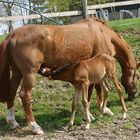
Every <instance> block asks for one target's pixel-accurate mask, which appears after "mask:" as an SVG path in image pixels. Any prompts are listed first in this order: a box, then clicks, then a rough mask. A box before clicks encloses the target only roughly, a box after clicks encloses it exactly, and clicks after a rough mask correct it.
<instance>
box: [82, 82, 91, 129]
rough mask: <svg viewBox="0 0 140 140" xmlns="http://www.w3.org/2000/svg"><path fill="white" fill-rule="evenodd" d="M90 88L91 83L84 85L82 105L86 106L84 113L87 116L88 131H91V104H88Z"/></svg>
mask: <svg viewBox="0 0 140 140" xmlns="http://www.w3.org/2000/svg"><path fill="white" fill-rule="evenodd" d="M88 88H89V82H88V81H85V82H84V83H83V85H82V103H83V106H84V112H85V116H86V126H85V128H86V129H89V127H90V122H91V119H90V112H89V102H88Z"/></svg>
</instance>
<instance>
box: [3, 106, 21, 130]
mask: <svg viewBox="0 0 140 140" xmlns="http://www.w3.org/2000/svg"><path fill="white" fill-rule="evenodd" d="M6 121H7V123H9V124H11V125H12V126H11V129H15V128H17V127H18V126H19V124H18V123H17V121H16V120H15V116H14V108H13V107H12V108H10V109H8V111H7V116H6Z"/></svg>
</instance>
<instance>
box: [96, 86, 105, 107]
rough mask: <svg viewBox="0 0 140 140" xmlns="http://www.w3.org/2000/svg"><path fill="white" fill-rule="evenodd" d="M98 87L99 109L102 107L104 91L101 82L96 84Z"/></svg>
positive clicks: (97, 100) (97, 99) (97, 102)
mask: <svg viewBox="0 0 140 140" xmlns="http://www.w3.org/2000/svg"><path fill="white" fill-rule="evenodd" d="M95 89H96V104H97V106H98V107H99V109H100V110H101V109H102V105H103V91H102V87H101V85H100V84H95Z"/></svg>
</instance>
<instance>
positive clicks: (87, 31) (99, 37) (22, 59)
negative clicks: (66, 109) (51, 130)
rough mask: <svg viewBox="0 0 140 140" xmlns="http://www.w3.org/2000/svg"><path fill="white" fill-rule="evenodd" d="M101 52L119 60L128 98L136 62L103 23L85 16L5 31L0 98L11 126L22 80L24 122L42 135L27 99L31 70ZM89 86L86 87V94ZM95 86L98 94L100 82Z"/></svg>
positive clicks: (32, 77) (131, 94) (134, 90)
mask: <svg viewBox="0 0 140 140" xmlns="http://www.w3.org/2000/svg"><path fill="white" fill-rule="evenodd" d="M101 53H106V54H109V55H111V56H114V57H116V58H117V60H118V61H119V63H120V65H121V68H122V78H121V82H122V85H123V86H124V87H125V90H126V92H127V93H128V98H129V99H130V100H132V99H133V98H134V97H135V95H136V93H137V87H136V82H137V79H138V73H137V68H138V64H137V62H136V60H135V58H134V56H133V54H132V52H131V50H130V48H129V46H128V45H127V43H126V42H125V41H124V40H123V39H122V38H121V37H120V36H119V35H118V34H117V33H115V32H114V31H113V30H112V29H110V28H109V27H108V26H107V25H106V24H104V22H102V21H100V20H95V19H87V20H83V21H81V22H78V23H76V24H72V25H66V26H52V25H25V26H23V27H21V28H19V29H16V30H14V31H13V32H11V33H9V35H8V36H7V38H6V39H5V40H4V41H3V42H2V43H1V45H0V101H1V102H6V103H7V109H8V112H7V122H9V123H11V124H12V128H16V127H17V126H18V125H19V124H18V123H17V122H16V120H15V116H14V108H13V106H14V99H15V95H16V91H17V88H18V86H19V83H20V81H21V79H22V90H21V93H20V97H21V100H22V103H23V107H24V110H25V113H26V118H27V122H28V124H29V125H30V126H31V127H32V131H33V132H34V133H35V134H42V133H43V130H42V129H41V128H40V126H39V125H38V124H37V123H36V121H35V118H34V115H33V112H32V108H31V102H30V99H31V96H32V92H31V91H32V87H33V84H34V80H35V73H37V72H38V70H39V69H40V66H41V64H43V63H46V64H47V67H48V68H53V67H54V66H55V65H57V66H58V67H59V66H60V67H61V66H63V65H65V64H69V63H73V62H77V61H81V60H85V59H89V58H91V57H93V56H95V55H97V54H101ZM92 87H93V85H91V86H90V87H89V94H90V93H91V92H92ZM95 88H96V89H97V92H98V95H100V94H101V87H100V85H97V86H95ZM99 100H100V98H99Z"/></svg>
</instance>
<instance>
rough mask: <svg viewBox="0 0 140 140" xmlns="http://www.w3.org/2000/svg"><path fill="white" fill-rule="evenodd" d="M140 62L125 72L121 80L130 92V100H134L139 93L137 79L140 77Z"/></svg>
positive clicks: (127, 91)
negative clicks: (139, 69) (139, 70)
mask: <svg viewBox="0 0 140 140" xmlns="http://www.w3.org/2000/svg"><path fill="white" fill-rule="evenodd" d="M139 67H140V63H138V64H137V65H136V67H135V68H133V69H132V68H130V69H129V70H128V71H126V72H123V75H122V78H121V82H122V85H123V86H124V88H125V91H126V93H128V100H130V101H132V100H133V99H134V98H135V97H136V96H137V95H138V89H137V81H138V79H139V73H138V68H139Z"/></svg>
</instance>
